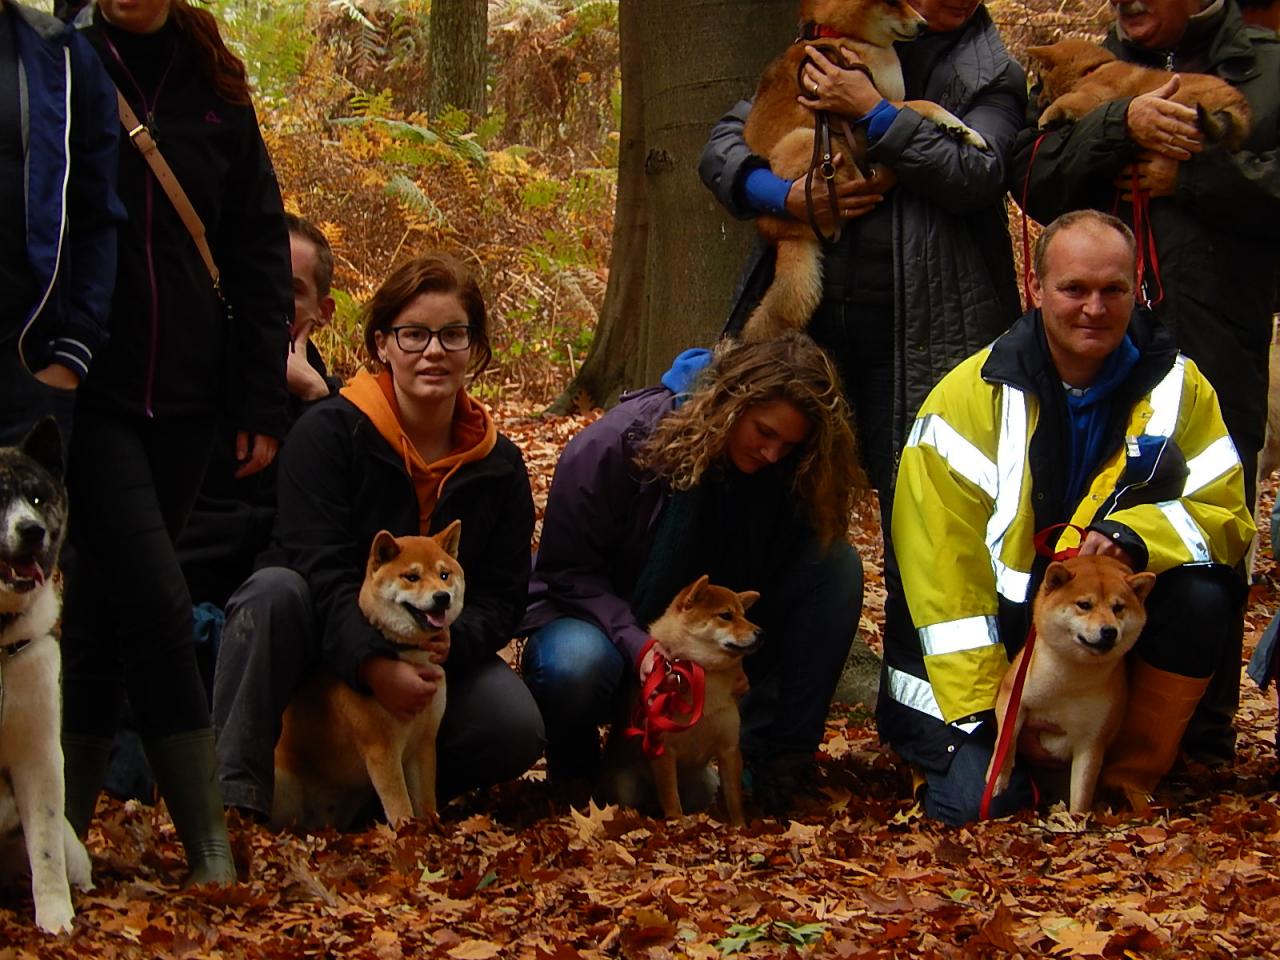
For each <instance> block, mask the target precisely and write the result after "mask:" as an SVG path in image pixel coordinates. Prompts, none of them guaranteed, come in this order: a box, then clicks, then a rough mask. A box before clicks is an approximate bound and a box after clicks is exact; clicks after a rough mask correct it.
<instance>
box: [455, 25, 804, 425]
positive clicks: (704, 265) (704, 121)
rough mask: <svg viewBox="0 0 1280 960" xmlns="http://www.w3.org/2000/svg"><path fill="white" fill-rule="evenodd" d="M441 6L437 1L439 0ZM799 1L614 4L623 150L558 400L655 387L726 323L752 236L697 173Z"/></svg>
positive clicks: (784, 38) (781, 43) (786, 33)
mask: <svg viewBox="0 0 1280 960" xmlns="http://www.w3.org/2000/svg"><path fill="white" fill-rule="evenodd" d="M437 2H439V0H437ZM795 18H796V2H795V0H737V2H732V0H621V9H620V20H619V31H620V41H621V47H622V149H621V151H620V153H619V163H618V199H617V207H616V210H617V213H616V217H615V222H614V234H613V250H612V253H611V256H610V273H609V288H608V292H607V293H606V295H605V302H604V308H603V309H602V310H601V314H600V323H599V326H598V327H597V329H596V336H595V341H594V343H593V344H592V349H591V351H590V353H589V354H588V355H587V358H586V360H585V361H584V362H583V365H582V369H581V370H580V371H579V373H578V376H577V377H576V378H575V379H574V381H573V383H572V384H571V385H570V386H569V389H568V390H567V391H566V393H565V395H564V396H563V397H562V398H561V399H560V400H559V401H557V407H559V408H561V409H563V408H565V407H567V406H568V405H570V403H574V402H576V403H579V404H580V403H582V402H583V399H585V398H589V399H590V401H591V402H593V403H596V404H608V403H612V402H613V401H614V400H616V399H617V396H618V394H619V393H620V392H622V391H623V390H626V389H630V388H633V387H638V386H645V385H648V384H652V383H656V382H657V379H658V377H659V376H660V375H661V374H662V373H663V371H665V370H666V369H667V367H668V366H669V364H670V362H671V360H672V358H673V357H674V356H675V355H676V354H677V353H679V352H680V351H681V350H683V349H685V348H686V347H691V346H698V345H708V344H710V343H711V342H712V341H713V340H714V339H715V338H716V336H717V334H718V333H719V332H720V327H721V325H722V324H723V323H724V320H725V318H726V317H727V316H728V313H729V308H730V306H731V305H732V300H733V291H734V288H735V286H736V284H737V280H738V276H739V274H740V272H741V270H742V266H743V263H744V261H745V259H746V255H747V252H748V250H749V248H750V244H751V241H752V238H753V237H754V235H755V231H754V229H753V228H752V227H751V225H750V224H741V223H738V222H737V221H735V220H733V219H732V218H731V217H730V216H729V215H728V214H727V213H725V212H724V210H723V209H722V208H721V207H720V205H719V204H718V203H716V201H715V199H714V198H713V197H712V196H711V193H710V192H709V191H708V190H707V189H706V188H705V187H703V185H702V182H701V180H699V179H698V157H699V155H700V154H701V153H702V148H703V146H704V145H705V143H706V141H707V136H708V135H709V134H710V132H711V128H712V126H713V125H714V124H715V122H716V120H717V119H719V118H720V116H721V115H722V114H723V113H724V112H725V111H726V110H727V109H728V108H729V107H730V106H732V105H733V103H734V102H735V101H737V100H738V99H740V98H742V97H749V96H751V94H752V93H753V91H754V90H755V87H756V83H757V81H758V79H759V76H760V73H761V71H762V70H763V69H764V65H765V64H766V63H767V62H768V61H769V60H770V59H772V58H773V57H774V56H776V55H777V54H778V53H779V52H781V51H782V49H783V48H784V47H785V46H786V45H787V43H789V42H790V41H791V40H792V39H793V38H794V36H795V23H796V19H795Z"/></svg>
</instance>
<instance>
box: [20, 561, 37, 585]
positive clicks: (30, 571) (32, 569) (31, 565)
mask: <svg viewBox="0 0 1280 960" xmlns="http://www.w3.org/2000/svg"><path fill="white" fill-rule="evenodd" d="M13 572H14V573H16V574H17V575H18V576H19V577H21V578H22V579H23V580H34V581H35V582H36V585H37V586H39V585H43V584H44V571H43V570H41V569H40V564H38V563H36V562H35V561H34V560H21V561H19V562H17V563H15V564H14V565H13Z"/></svg>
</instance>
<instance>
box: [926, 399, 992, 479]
mask: <svg viewBox="0 0 1280 960" xmlns="http://www.w3.org/2000/svg"><path fill="white" fill-rule="evenodd" d="M907 446H909V447H917V446H928V447H933V449H934V450H937V451H938V455H939V456H941V457H942V459H943V460H945V461H946V462H947V466H949V467H950V468H951V469H952V470H954V471H955V472H956V473H958V474H960V476H962V477H964V478H965V479H966V480H968V481H969V482H970V483H972V484H974V485H975V486H978V487H980V488H981V489H982V490H983V492H984V493H986V495H987V496H989V497H994V496H995V495H996V465H995V464H994V463H992V462H991V459H990V458H989V457H988V456H987V455H986V454H984V453H983V452H982V451H981V450H979V449H978V448H977V447H975V446H974V445H973V444H972V443H971V442H970V441H969V440H966V439H965V438H964V437H962V436H961V435H960V434H959V432H957V430H956V428H955V427H953V426H951V424H949V423H947V421H946V420H944V419H943V418H942V417H941V416H939V415H938V414H936V413H929V414H926V415H925V416H923V417H920V418H919V419H918V420H916V422H915V423H913V424H912V425H911V435H910V436H909V437H907Z"/></svg>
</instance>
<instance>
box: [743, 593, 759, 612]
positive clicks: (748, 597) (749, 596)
mask: <svg viewBox="0 0 1280 960" xmlns="http://www.w3.org/2000/svg"><path fill="white" fill-rule="evenodd" d="M759 599H760V591H759V590H744V591H742V593H740V594H738V602H739V603H741V604H742V609H743V610H750V609H751V605H752V604H753V603H755V602H756V601H757V600H759Z"/></svg>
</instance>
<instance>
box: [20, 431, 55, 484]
mask: <svg viewBox="0 0 1280 960" xmlns="http://www.w3.org/2000/svg"><path fill="white" fill-rule="evenodd" d="M22 452H23V453H25V454H26V455H27V456H29V457H30V458H31V459H32V460H34V461H35V462H36V463H38V464H40V466H42V467H44V468H45V469H46V470H48V471H49V472H50V473H51V474H53V475H54V476H55V477H57V478H58V479H62V467H63V464H62V431H61V430H59V429H58V421H57V420H55V419H53V417H45V418H44V419H43V420H41V421H40V422H39V423H37V424H36V425H35V426H34V427H32V428H31V431H30V432H29V433H28V434H27V435H26V436H25V437H23V438H22Z"/></svg>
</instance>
